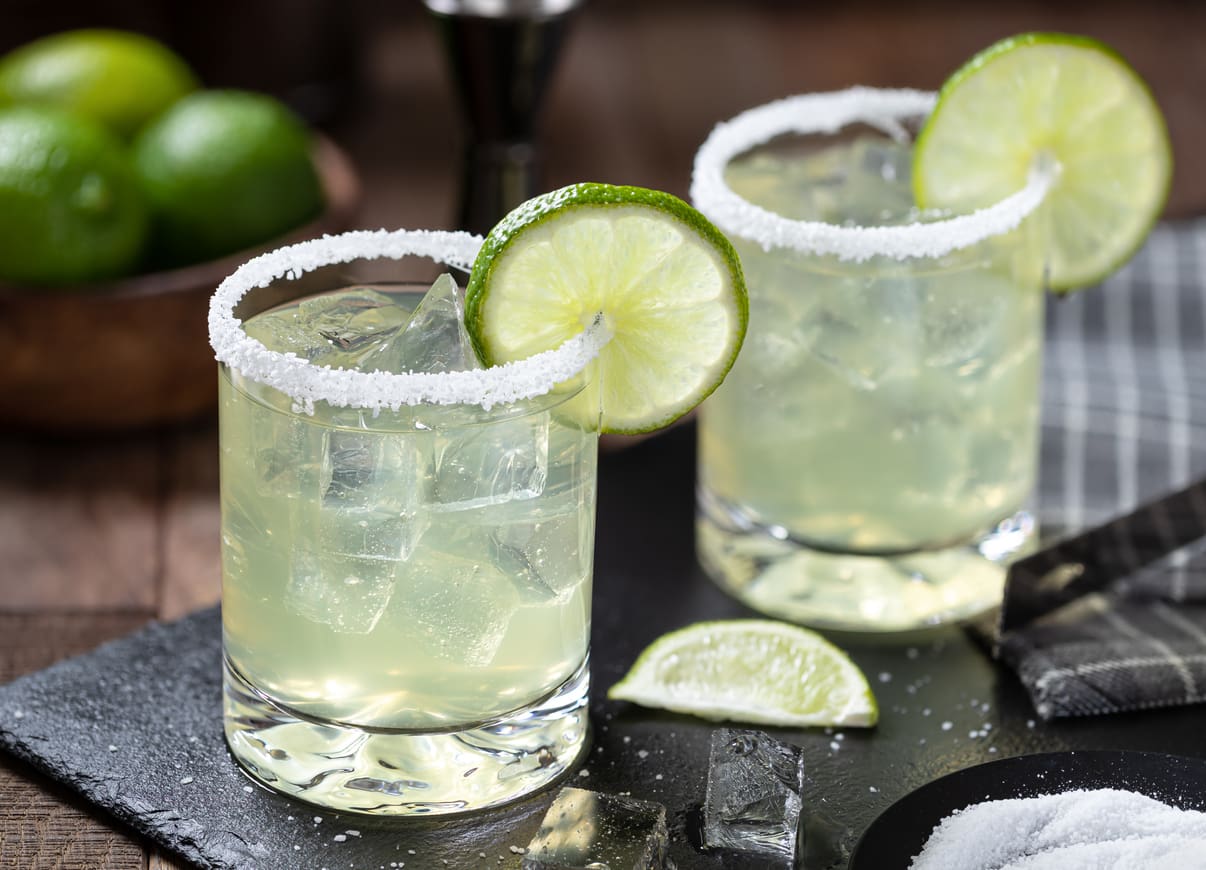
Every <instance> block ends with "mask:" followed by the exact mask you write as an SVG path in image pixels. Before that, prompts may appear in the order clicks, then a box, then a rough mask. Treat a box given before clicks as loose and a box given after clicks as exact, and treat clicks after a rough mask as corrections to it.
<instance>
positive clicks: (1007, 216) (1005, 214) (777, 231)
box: [691, 87, 1059, 262]
mask: <svg viewBox="0 0 1206 870" xmlns="http://www.w3.org/2000/svg"><path fill="white" fill-rule="evenodd" d="M936 101H937V96H936V95H935V94H934V93H932V92H929V91H916V90H908V89H900V90H892V89H880V88H864V87H855V88H848V89H846V90H844V91H831V92H828V93H820V94H801V95H798V96H794V97H787V98H785V99H782V100H776V101H774V102H771V103H767V104H765V105H762V106H757V107H756V108H753V109H749V110H747V111H745V112H742V113H741V114H739V115H737V116H736V117H735V118H732V119H731V120H729V121H723V122H721V123H719V124H717V125H716V127H715V128H714V129H713V130H712V132H711V133H710V134H709V135H708V138H707V139H706V140H705V141H704V143H703V145H701V146H700V148H699V151H698V152H696V154H695V167H694V170H693V171H692V174H691V200H692V202H693V203H694V204H695V207H696V208H698V209H699V210H700V211H702V212H703V213H704V214H705V215H707V216H708V218H709V220H711V221H712V222H713V223H714V224H716V225H717V226H718V227H720V229H721V230H723V231H724V232H726V233H728V234H730V235H733V236H739V237H741V238H743V239H747V240H749V241H751V242H755V243H756V244H759V245H761V246H762V248H763V250H766V251H769V250H771V249H772V248H792V249H794V250H797V251H802V252H804V253H812V254H832V255H834V256H836V257H838V259H840V260H853V261H856V262H860V261H863V260H867V259H870V258H871V257H891V258H893V259H897V260H906V259H910V258H914V257H942V256H945V255H946V254H949V253H951V252H952V251H957V250H960V249H962V248H968V247H971V246H972V245H974V244H977V243H978V242H982V241H984V240H985V239H987V238H990V237H992V236H996V235H1000V234H1001V233H1007V232H1009V231H1010V230H1013V229H1015V228H1016V227H1017V226H1018V225H1019V224H1020V223H1021V222H1022V220H1023V219H1025V217H1026V216H1027V215H1029V214H1030V213H1031V212H1032V211H1034V210H1035V209H1036V208H1038V206H1039V204H1040V203H1041V202H1042V201H1043V197H1044V196H1045V195H1046V194H1047V191H1048V190H1049V189H1050V188H1051V184H1052V182H1054V180H1055V177H1056V175H1057V174H1058V171H1059V170H1058V167H1056V166H1047V165H1045V164H1041V163H1040V164H1039V165H1036V167H1035V168H1034V169H1033V170H1032V171H1031V173H1030V177H1029V179H1028V180H1027V182H1026V185H1025V186H1024V187H1023V188H1022V189H1021V190H1019V191H1018V192H1017V193H1015V194H1013V195H1011V196H1008V197H1006V198H1005V199H1003V200H1001V201H1000V202H998V203H996V204H995V205H991V206H989V207H988V208H984V209H980V210H979V211H975V212H973V213H971V214H967V215H960V216H958V217H953V218H948V219H946V220H940V221H933V222H930V223H924V224H923V223H913V224H905V225H903V226H891V227H845V226H837V225H836V224H827V223H822V222H820V221H797V220H790V219H788V218H785V217H783V216H782V215H778V214H775V213H774V212H771V211H767V210H766V209H763V208H759V207H758V206H756V205H754V204H753V203H751V202H748V201H747V200H745V199H743V198H742V197H740V196H738V195H737V194H736V193H734V192H733V190H732V188H730V187H729V186H728V184H727V183H726V182H725V180H724V168H725V166H726V165H728V163H729V161H730V160H732V159H733V158H734V157H736V156H737V155H738V154H741V153H742V152H744V151H748V150H750V149H751V148H754V147H756V146H758V145H762V144H765V143H766V142H768V141H770V140H771V139H773V138H774V137H776V136H779V135H782V134H784V133H798V134H809V133H836V132H837V131H838V130H840V129H841V128H842V127H844V126H846V125H847V124H851V123H855V122H862V123H864V124H868V125H870V126H872V127H876V128H878V129H880V130H883V131H884V132H885V133H887V134H888V135H890V136H892V137H893V138H895V139H900V138H902V137H903V135H904V129H903V126H902V125H901V121H902V120H906V119H910V118H919V117H924V116H925V115H928V114H929V113H930V111H932V110H933V108H934V104H935V102H936Z"/></svg>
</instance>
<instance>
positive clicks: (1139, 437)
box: [1001, 220, 1206, 718]
mask: <svg viewBox="0 0 1206 870" xmlns="http://www.w3.org/2000/svg"><path fill="white" fill-rule="evenodd" d="M1043 393H1044V395H1043V439H1042V461H1041V473H1040V485H1039V495H1038V510H1039V518H1040V523H1041V527H1042V528H1043V530H1044V538H1046V539H1050V538H1052V537H1053V536H1058V535H1061V534H1066V533H1074V532H1077V531H1081V530H1083V529H1085V528H1088V527H1091V526H1095V525H1098V524H1100V523H1103V522H1105V521H1108V520H1110V519H1111V518H1113V517H1116V516H1118V515H1120V514H1123V513H1126V512H1128V511H1131V510H1132V509H1134V508H1135V507H1137V506H1138V505H1140V504H1141V503H1145V502H1149V501H1152V500H1154V499H1157V498H1159V497H1160V496H1161V495H1163V494H1165V493H1168V492H1170V491H1172V490H1176V489H1180V488H1182V487H1185V486H1186V485H1188V484H1189V483H1191V482H1192V481H1194V480H1197V479H1200V478H1202V477H1204V476H1206V220H1195V221H1188V222H1182V223H1175V224H1164V225H1161V226H1159V227H1157V229H1156V230H1155V231H1154V232H1153V233H1152V235H1151V237H1150V238H1149V240H1148V242H1147V244H1146V246H1145V247H1144V248H1143V250H1141V251H1140V252H1139V253H1138V254H1137V255H1136V256H1135V258H1134V259H1133V260H1132V261H1131V262H1130V263H1129V264H1128V265H1127V266H1126V267H1124V268H1123V269H1122V270H1121V271H1119V272H1118V273H1116V274H1115V275H1113V276H1112V277H1111V278H1110V279H1109V280H1107V281H1106V282H1105V283H1104V284H1103V285H1102V286H1101V287H1098V288H1094V289H1090V290H1085V291H1082V292H1080V293H1075V294H1071V295H1069V296H1066V297H1062V298H1060V297H1052V298H1051V299H1050V300H1049V303H1048V307H1047V343H1046V358H1045V366H1044V381H1043ZM1202 533H1203V535H1206V528H1203V529H1202ZM1001 657H1002V658H1003V660H1005V661H1006V662H1007V663H1009V664H1011V665H1012V666H1013V667H1014V668H1015V669H1016V670H1017V672H1018V675H1019V676H1020V677H1021V679H1022V682H1023V683H1024V684H1025V685H1026V688H1027V689H1028V690H1029V692H1030V694H1031V697H1032V699H1033V700H1034V704H1035V708H1036V709H1037V711H1038V712H1039V714H1040V715H1042V716H1043V717H1044V718H1052V717H1058V716H1078V715H1090V714H1095V713H1110V712H1116V711H1121V710H1134V709H1144V708H1150V707H1159V706H1169V705H1174V704H1188V703H1195V702H1199V701H1206V540H1199V541H1197V542H1195V543H1194V544H1192V545H1189V546H1186V547H1183V548H1182V549H1180V550H1177V551H1175V552H1173V553H1170V554H1169V555H1168V556H1166V557H1165V558H1164V559H1162V560H1161V561H1159V562H1157V563H1154V564H1152V565H1150V566H1148V567H1147V568H1145V569H1143V570H1141V571H1139V572H1136V573H1134V574H1132V575H1131V576H1130V577H1128V578H1126V579H1125V580H1124V581H1122V582H1120V583H1118V584H1116V585H1115V587H1114V588H1112V589H1110V590H1108V591H1106V592H1104V593H1094V594H1092V595H1089V596H1086V597H1084V598H1081V599H1079V600H1077V601H1076V602H1074V603H1072V604H1070V605H1067V606H1065V607H1064V608H1061V609H1060V610H1059V611H1057V612H1055V613H1053V614H1049V615H1047V616H1046V617H1043V618H1042V619H1040V620H1038V621H1036V622H1035V623H1033V624H1031V625H1030V626H1027V627H1025V628H1023V629H1019V630H1015V631H1013V632H1010V633H1009V634H1008V635H1006V636H1005V637H1004V638H1002V643H1001Z"/></svg>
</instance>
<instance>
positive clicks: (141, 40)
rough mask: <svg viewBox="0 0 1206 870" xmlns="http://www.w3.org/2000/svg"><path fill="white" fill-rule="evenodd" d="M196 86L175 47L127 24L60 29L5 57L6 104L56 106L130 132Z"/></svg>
mask: <svg viewBox="0 0 1206 870" xmlns="http://www.w3.org/2000/svg"><path fill="white" fill-rule="evenodd" d="M196 87H197V79H196V77H195V76H194V75H193V73H192V70H190V69H189V68H188V66H187V65H186V64H185V63H184V61H183V60H181V59H180V58H179V57H178V56H177V55H176V54H175V53H173V52H172V51H171V50H170V49H168V48H167V47H166V46H164V45H162V44H161V43H159V42H156V41H155V40H153V39H150V38H149V37H146V36H142V35H141V34H138V33H126V32H124V31H120V30H71V31H67V32H65V33H57V34H55V35H53V36H47V37H44V38H42V39H38V40H35V41H34V42H31V43H28V44H27V45H23V46H21V47H20V48H18V49H15V50H13V51H11V52H9V53H8V54H7V55H5V56H4V57H3V58H0V103H5V102H12V103H22V104H34V105H48V106H56V107H58V108H60V109H63V110H64V111H68V112H70V113H72V114H74V115H82V116H83V117H85V118H91V119H92V120H94V121H97V122H98V123H100V124H103V125H104V126H106V127H108V128H109V129H110V130H112V131H113V132H114V133H116V134H117V135H118V136H121V137H122V138H125V139H129V138H130V137H132V136H133V135H134V134H135V133H136V132H137V131H138V129H139V128H140V127H142V126H143V125H144V124H145V123H146V122H147V121H149V120H151V118H153V117H155V116H156V115H158V114H159V113H160V112H162V111H163V110H164V109H166V108H167V107H168V106H170V105H171V104H172V103H174V102H176V100H178V99H180V98H181V97H182V96H184V95H185V94H187V93H188V92H189V91H192V90H194V89H195V88H196Z"/></svg>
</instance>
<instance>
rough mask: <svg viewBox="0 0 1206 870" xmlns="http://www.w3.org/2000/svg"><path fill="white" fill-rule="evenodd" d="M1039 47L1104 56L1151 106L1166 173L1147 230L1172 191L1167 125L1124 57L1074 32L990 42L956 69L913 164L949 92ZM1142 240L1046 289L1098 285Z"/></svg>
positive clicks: (916, 192)
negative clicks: (1078, 277)
mask: <svg viewBox="0 0 1206 870" xmlns="http://www.w3.org/2000/svg"><path fill="white" fill-rule="evenodd" d="M1042 45H1049V46H1071V47H1075V48H1085V49H1090V50H1092V51H1095V52H1097V53H1098V54H1102V55H1105V56H1106V57H1108V58H1109V59H1110V60H1112V61H1113V62H1114V63H1115V64H1117V65H1118V66H1119V67H1121V68H1122V69H1123V70H1124V71H1125V72H1127V73H1129V74H1130V76H1131V79H1132V80H1133V81H1134V82H1135V84H1136V85H1137V86H1138V90H1139V92H1140V93H1141V94H1143V95H1144V96H1146V97H1147V99H1148V101H1149V103H1150V105H1151V107H1152V112H1151V116H1152V119H1153V121H1154V123H1155V125H1156V129H1157V130H1158V131H1159V133H1160V142H1161V143H1162V145H1163V148H1162V149H1161V151H1162V152H1163V157H1164V166H1165V167H1166V170H1167V171H1166V172H1165V173H1164V182H1163V185H1162V188H1163V189H1162V190H1161V191H1160V193H1159V195H1158V196H1156V197H1155V198H1154V199H1153V200H1152V203H1153V208H1152V215H1151V218H1150V220H1149V224H1148V226H1149V228H1150V226H1151V225H1153V224H1154V223H1155V222H1156V220H1157V218H1158V216H1159V214H1160V212H1161V211H1162V210H1163V208H1164V204H1165V203H1166V202H1167V201H1168V194H1169V191H1170V190H1171V189H1172V166H1173V158H1172V143H1171V142H1170V140H1169V138H1168V125H1167V123H1166V122H1165V120H1164V115H1163V113H1162V112H1161V111H1160V108H1159V104H1158V103H1157V102H1156V97H1155V95H1154V94H1153V93H1152V90H1151V87H1150V86H1149V85H1148V83H1147V81H1146V80H1145V79H1144V78H1143V77H1142V76H1141V75H1139V73H1138V72H1136V71H1135V68H1134V67H1133V66H1131V64H1130V63H1129V62H1128V61H1127V60H1126V58H1124V57H1123V56H1122V55H1121V54H1119V53H1118V51H1117V50H1116V49H1114V48H1113V47H1111V46H1109V45H1107V44H1106V43H1104V42H1102V41H1101V40H1099V39H1094V38H1093V37H1091V36H1084V35H1081V34H1075V33H1059V32H1056V31H1034V32H1030V33H1019V34H1016V35H1014V36H1007V37H1005V38H1004V39H1002V40H999V41H998V42H995V43H993V44H992V45H990V46H989V47H988V48H986V49H984V50H983V51H981V52H979V53H977V54H976V55H975V56H974V57H973V58H972V59H971V60H969V61H968V62H967V63H965V64H964V65H963V66H961V67H959V69H957V70H956V71H955V72H954V73H953V74H952V75H951V77H950V78H948V79H947V80H946V82H945V83H943V85H942V87H941V88H940V89H939V91H938V99H937V102H936V103H935V104H934V111H933V112H932V113H931V114H930V117H929V118H928V119H927V121H926V123H925V125H924V126H922V128H921V132H920V133H919V134H918V136H917V140H916V141H915V142H914V144H913V154H914V161H916V155H917V154H919V153H921V151H922V149H923V148H924V147H925V141H926V139H927V137H928V134H929V131H930V129H931V126H930V122H931V121H933V120H934V119H935V118H937V117H938V116H939V114H940V113H941V112H942V107H943V106H944V105H945V103H944V101H943V98H944V97H945V96H946V95H947V94H948V93H949V92H950V91H952V90H954V89H955V88H957V87H959V86H960V85H961V84H962V83H963V81H964V80H965V79H967V78H970V77H971V76H972V75H975V74H976V73H977V72H979V71H980V70H981V69H983V68H984V67H985V66H987V65H988V64H990V63H992V62H993V61H994V60H996V59H997V57H998V56H1000V55H1002V54H1007V53H1008V52H1010V51H1012V50H1013V49H1015V48H1019V47H1024V46H1042ZM924 194H925V191H924V189H923V188H922V186H921V176H920V175H919V174H918V173H917V172H914V173H913V199H914V200H916V202H917V205H918V207H919V208H925V207H926V204H925V195H924ZM1146 241H1147V233H1143V234H1140V235H1138V236H1136V238H1135V241H1134V243H1132V244H1131V245H1130V246H1129V247H1128V248H1126V249H1125V250H1124V251H1123V252H1122V253H1120V254H1119V256H1118V257H1117V258H1115V259H1114V260H1112V261H1111V262H1110V264H1109V266H1107V267H1106V268H1105V269H1104V270H1103V271H1101V272H1100V273H1098V274H1097V275H1096V276H1094V277H1093V278H1091V279H1088V280H1085V281H1078V282H1075V283H1068V284H1055V283H1053V284H1051V285H1050V287H1049V289H1051V290H1053V291H1055V292H1057V293H1060V294H1064V293H1067V292H1068V291H1070V290H1077V289H1079V288H1082V287H1089V286H1092V285H1094V284H1098V283H1100V282H1101V280H1102V279H1104V278H1105V277H1106V276H1108V275H1111V274H1113V272H1115V271H1116V270H1117V269H1119V268H1120V267H1121V266H1122V265H1123V264H1124V263H1126V262H1127V261H1128V260H1130V259H1131V257H1133V256H1135V253H1136V252H1137V251H1138V250H1139V249H1140V248H1142V247H1143V244H1144V242H1146Z"/></svg>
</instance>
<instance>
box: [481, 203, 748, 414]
mask: <svg viewBox="0 0 1206 870" xmlns="http://www.w3.org/2000/svg"><path fill="white" fill-rule="evenodd" d="M466 292H467V299H466V324H467V326H468V329H469V333H470V335H471V336H472V337H473V340H474V343H475V345H476V348H477V351H478V354H479V356H480V357H481V359H482V361H483V362H484V363H486V364H488V365H494V364H497V363H503V362H509V361H513V360H517V359H524V358H526V357H530V356H532V355H534V354H536V353H539V352H541V351H546V350H549V349H550V348H554V347H557V346H559V345H560V344H562V343H563V342H565V341H566V340H568V339H570V338H572V337H573V336H575V335H577V334H579V333H581V332H582V330H583V329H584V328H586V327H587V326H589V325H590V324H591V323H593V322H594V321H595V320H596V318H597V317H599V316H600V315H601V316H602V319H603V321H604V323H605V325H606V327H607V328H608V329H609V330H610V332H611V333H612V336H613V337H612V339H611V341H610V342H609V343H608V344H607V346H605V347H604V348H603V350H602V352H601V353H600V356H599V372H600V375H599V377H600V380H601V385H600V389H601V397H600V406H601V409H602V428H603V430H604V431H607V432H644V431H649V430H651V429H656V428H659V427H661V426H664V425H666V424H668V423H670V422H671V421H673V420H674V419H676V418H677V417H679V416H681V415H682V414H684V413H686V412H687V411H689V410H690V409H691V408H693V407H695V406H696V405H697V404H699V402H701V401H702V400H703V399H704V398H705V397H706V396H707V395H708V394H709V393H711V392H712V390H714V389H715V388H716V386H717V385H718V384H719V383H720V382H721V380H723V378H724V375H725V374H726V373H727V372H728V370H729V368H730V367H731V366H732V363H733V360H734V359H735V358H736V356H737V351H738V350H739V349H740V347H741V342H742V339H743V338H744V335H745V328H746V319H747V314H748V303H747V300H746V293H745V284H744V279H743V277H742V273H741V266H740V263H739V261H738V259H737V254H736V253H735V252H734V251H733V248H732V246H731V245H730V244H729V242H728V240H727V239H725V238H724V236H723V235H721V233H720V232H719V231H718V230H717V229H716V228H715V227H713V226H712V225H711V224H709V223H708V222H707V220H706V219H705V218H704V217H703V216H702V215H700V214H699V212H697V211H695V210H694V209H692V208H691V207H690V206H689V205H687V204H686V203H684V202H682V201H681V200H679V199H676V198H675V197H673V196H670V195H669V194H665V193H661V192H657V191H650V190H645V189H642V188H634V187H615V186H612V185H604V184H578V185H573V186H571V187H568V188H563V189H561V190H558V191H554V192H553V193H550V194H546V195H544V196H542V197H537V198H536V199H534V200H530V201H529V202H528V203H525V204H524V205H522V206H520V207H519V208H518V209H516V211H514V212H512V213H511V214H510V215H508V216H507V217H506V218H504V219H503V221H502V222H501V223H500V224H499V225H498V226H497V227H495V229H494V230H493V231H491V233H490V235H489V236H487V238H486V240H485V243H484V244H483V246H482V250H481V253H480V254H479V255H478V258H477V261H476V262H475V263H474V266H473V271H472V276H471V278H470V281H469V285H468V288H467V291H466Z"/></svg>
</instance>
